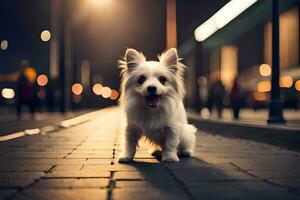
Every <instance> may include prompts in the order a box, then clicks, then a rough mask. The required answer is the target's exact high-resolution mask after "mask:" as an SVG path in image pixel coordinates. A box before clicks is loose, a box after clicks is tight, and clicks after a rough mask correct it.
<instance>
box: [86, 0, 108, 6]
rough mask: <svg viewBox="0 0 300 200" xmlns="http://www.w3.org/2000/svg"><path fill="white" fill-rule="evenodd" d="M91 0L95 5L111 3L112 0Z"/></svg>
mask: <svg viewBox="0 0 300 200" xmlns="http://www.w3.org/2000/svg"><path fill="white" fill-rule="evenodd" d="M90 1H91V3H92V4H93V5H95V6H101V5H104V4H107V3H109V2H110V1H111V0H90Z"/></svg>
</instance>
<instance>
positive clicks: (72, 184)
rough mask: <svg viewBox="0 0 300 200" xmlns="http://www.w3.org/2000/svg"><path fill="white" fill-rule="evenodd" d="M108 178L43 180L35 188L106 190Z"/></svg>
mask: <svg viewBox="0 0 300 200" xmlns="http://www.w3.org/2000/svg"><path fill="white" fill-rule="evenodd" d="M108 183H109V179H108V178H57V179H55V178H53V179H48V178H46V179H41V180H39V181H38V182H37V183H36V184H35V185H34V188H105V187H107V186H108Z"/></svg>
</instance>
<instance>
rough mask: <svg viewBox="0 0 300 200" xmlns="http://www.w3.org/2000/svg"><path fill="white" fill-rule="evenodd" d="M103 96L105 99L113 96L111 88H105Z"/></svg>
mask: <svg viewBox="0 0 300 200" xmlns="http://www.w3.org/2000/svg"><path fill="white" fill-rule="evenodd" d="M101 94H102V97H103V98H105V99H107V98H109V97H110V95H111V89H110V88H109V87H104V88H103V89H102V92H101Z"/></svg>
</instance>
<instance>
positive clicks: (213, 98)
mask: <svg viewBox="0 0 300 200" xmlns="http://www.w3.org/2000/svg"><path fill="white" fill-rule="evenodd" d="M225 96H226V90H225V87H224V85H223V84H222V82H221V80H217V81H216V82H215V83H214V84H213V85H212V87H211V89H210V98H209V105H210V106H209V107H210V110H211V111H212V110H213V109H214V108H216V109H217V114H218V118H222V113H223V108H224V104H223V101H224V98H225Z"/></svg>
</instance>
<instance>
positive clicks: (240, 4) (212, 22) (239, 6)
mask: <svg viewBox="0 0 300 200" xmlns="http://www.w3.org/2000/svg"><path fill="white" fill-rule="evenodd" d="M256 1H257V0H242V1H241V0H231V1H229V2H228V3H227V4H226V5H225V6H223V7H222V8H221V9H220V10H219V11H218V12H216V13H215V14H214V15H213V16H212V17H210V18H209V19H208V20H207V21H205V22H204V23H203V24H201V25H200V26H198V27H197V28H196V30H195V32H194V35H195V39H196V40H197V41H198V42H202V41H204V40H206V38H208V37H209V36H211V35H212V34H214V33H215V32H216V31H217V30H219V29H221V28H223V27H224V26H225V25H226V24H228V23H229V22H230V21H232V20H233V19H234V18H236V17H237V16H238V15H239V14H241V13H242V12H244V11H245V10H246V9H247V8H249V7H250V6H251V5H253V4H254V3H255V2H256Z"/></svg>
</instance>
